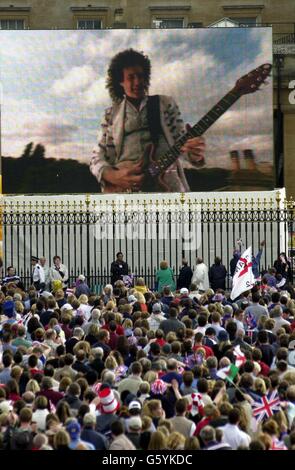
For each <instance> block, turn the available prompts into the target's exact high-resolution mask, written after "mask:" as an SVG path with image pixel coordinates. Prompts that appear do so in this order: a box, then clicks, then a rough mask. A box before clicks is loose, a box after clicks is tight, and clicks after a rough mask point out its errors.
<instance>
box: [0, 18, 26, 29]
mask: <svg viewBox="0 0 295 470" xmlns="http://www.w3.org/2000/svg"><path fill="white" fill-rule="evenodd" d="M0 29H25V20H18V19H4V20H2V19H0Z"/></svg>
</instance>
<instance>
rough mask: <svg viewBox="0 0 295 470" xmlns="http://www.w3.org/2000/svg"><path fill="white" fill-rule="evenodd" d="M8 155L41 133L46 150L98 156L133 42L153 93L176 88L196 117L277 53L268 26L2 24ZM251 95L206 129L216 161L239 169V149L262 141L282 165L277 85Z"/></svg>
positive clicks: (264, 157)
mask: <svg viewBox="0 0 295 470" xmlns="http://www.w3.org/2000/svg"><path fill="white" fill-rule="evenodd" d="M0 37H1V41H0V80H1V85H2V90H1V91H2V97H1V100H2V102H1V124H2V125H1V133H2V136H1V137H2V155H3V156H13V157H19V156H20V155H21V154H22V152H23V149H24V147H25V146H26V145H27V144H28V143H29V142H31V141H33V142H34V143H35V144H36V143H42V144H43V145H45V147H46V156H47V157H51V158H56V159H59V158H72V159H77V160H79V161H81V162H89V160H90V158H91V153H92V150H93V148H94V146H95V144H96V141H97V132H98V129H99V123H100V119H101V117H102V115H103V111H104V108H105V107H106V106H108V105H109V104H110V98H109V96H108V93H107V91H106V89H105V76H106V70H107V67H108V63H109V61H110V58H111V57H112V56H113V55H114V54H116V53H117V52H119V51H121V50H123V49H125V48H129V47H133V48H135V49H137V50H140V51H144V53H146V54H148V56H149V57H150V59H151V62H152V80H151V88H150V93H151V94H154V93H157V94H167V95H171V96H173V97H174V98H175V99H176V101H177V102H178V104H179V107H180V109H181V112H182V115H183V118H184V120H185V122H188V123H190V124H195V123H196V122H197V121H198V120H199V119H200V118H201V117H202V116H203V115H204V114H205V113H206V112H208V111H209V110H210V108H211V107H212V106H213V105H215V104H216V102H217V101H219V99H220V98H222V96H223V95H225V94H226V93H227V92H228V91H229V90H230V89H231V88H232V87H233V85H234V84H235V82H236V80H237V79H238V78H240V76H242V75H244V74H246V73H248V72H249V71H251V70H252V69H253V68H255V67H256V66H259V65H261V64H262V63H265V62H268V63H271V61H272V46H271V44H272V41H271V31H270V30H269V29H264V28H253V29H247V28H228V29H226V28H212V29H188V30H181V29H179V30H121V31H120V30H106V31H56V30H55V31H1V36H0ZM269 82H270V84H269V85H268V86H266V87H264V88H263V89H262V90H261V91H259V92H257V93H254V94H251V95H247V96H243V97H242V98H241V99H240V100H239V101H238V102H237V103H235V105H234V106H232V108H230V109H229V110H228V111H227V112H226V113H225V114H224V115H223V117H222V118H220V119H219V120H218V121H217V122H216V123H215V124H214V125H213V126H212V127H211V128H210V129H209V130H208V131H207V133H206V142H207V151H206V161H207V166H208V167H223V168H229V167H230V159H229V151H230V150H243V149H246V148H252V149H253V150H254V152H255V155H256V158H257V160H259V161H264V162H266V161H267V162H270V163H272V158H273V157H272V125H273V124H272V122H273V120H272V86H271V78H270V79H269Z"/></svg>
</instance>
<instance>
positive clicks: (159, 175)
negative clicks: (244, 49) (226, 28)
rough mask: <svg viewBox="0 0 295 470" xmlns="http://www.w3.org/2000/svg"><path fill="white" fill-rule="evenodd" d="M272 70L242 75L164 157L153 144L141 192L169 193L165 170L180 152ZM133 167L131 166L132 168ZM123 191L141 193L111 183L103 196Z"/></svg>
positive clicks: (265, 68) (267, 66) (268, 66)
mask: <svg viewBox="0 0 295 470" xmlns="http://www.w3.org/2000/svg"><path fill="white" fill-rule="evenodd" d="M271 69H272V65H271V64H262V65H260V66H259V67H257V68H256V69H254V70H252V71H251V72H249V73H248V74H247V75H243V76H242V77H241V78H239V79H238V80H237V81H236V84H235V86H234V87H233V88H232V89H231V90H230V91H229V92H228V93H227V94H226V95H225V96H224V97H223V98H222V99H221V100H220V101H219V102H218V103H217V104H216V105H215V106H213V108H211V109H210V111H209V112H208V113H207V114H205V116H203V117H202V118H201V119H200V120H199V121H198V122H197V124H195V125H194V126H193V127H191V128H190V129H189V130H187V132H186V133H185V134H183V135H182V136H181V137H180V138H179V139H178V140H177V141H176V142H175V144H174V145H173V147H170V148H169V150H168V151H167V152H166V153H165V154H164V155H161V156H160V157H158V158H157V159H155V158H154V155H155V146H154V145H150V146H148V148H147V153H148V156H147V158H145V157H146V156H144V159H143V160H144V161H146V162H147V163H146V164H145V165H144V166H143V167H142V173H143V174H144V178H143V183H142V184H141V186H140V188H139V191H141V192H150V191H151V189H152V191H153V192H157V191H161V192H163V191H167V190H168V188H167V186H166V185H165V183H164V181H163V176H164V175H165V171H166V170H167V168H169V167H170V166H171V165H172V164H173V163H175V162H176V160H177V159H178V157H179V156H180V149H181V148H182V146H183V145H184V144H185V142H186V141H187V140H188V139H191V138H193V137H200V136H201V135H203V134H204V133H205V132H206V131H207V129H209V127H211V126H212V124H214V122H215V121H217V119H219V118H220V116H222V115H223V114H224V113H225V111H227V110H228V109H229V108H230V107H231V106H232V105H233V104H234V103H235V102H236V101H237V100H238V99H239V98H241V96H243V95H248V94H250V93H255V92H256V91H257V90H259V88H260V87H261V85H262V84H264V83H265V81H266V79H267V78H268V77H269V76H270V73H271ZM130 165H134V163H133V162H132V163H130V162H121V163H118V164H117V165H116V167H115V168H118V169H119V168H120V167H121V168H122V167H128V166H129V167H130ZM131 168H132V166H131ZM122 192H138V188H136V190H135V189H134V188H132V187H131V188H130V189H128V190H127V191H126V189H123V188H121V187H120V185H113V184H110V183H109V182H105V186H104V193H122Z"/></svg>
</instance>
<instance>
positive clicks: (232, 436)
mask: <svg viewBox="0 0 295 470" xmlns="http://www.w3.org/2000/svg"><path fill="white" fill-rule="evenodd" d="M220 429H221V431H222V432H223V438H222V440H223V442H227V444H229V445H230V446H231V448H232V449H234V450H237V448H238V447H241V446H242V447H248V446H249V444H250V442H251V437H250V436H249V434H247V433H246V432H244V431H242V430H241V429H240V428H239V426H237V425H236V424H226V425H225V426H222V427H221V428H220Z"/></svg>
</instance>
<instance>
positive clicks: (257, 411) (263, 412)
mask: <svg viewBox="0 0 295 470" xmlns="http://www.w3.org/2000/svg"><path fill="white" fill-rule="evenodd" d="M252 408H253V416H254V418H255V419H256V420H257V422H258V423H260V422H261V421H263V420H264V419H265V418H270V417H271V416H272V415H273V414H274V413H276V412H277V411H280V409H281V404H280V398H279V396H278V392H277V391H276V390H275V391H274V392H272V393H271V394H270V395H264V396H263V397H259V398H257V399H256V401H254V402H253V403H252Z"/></svg>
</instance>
